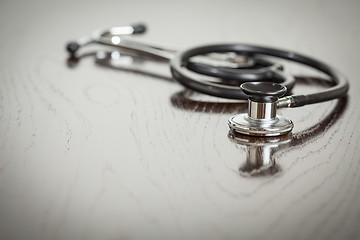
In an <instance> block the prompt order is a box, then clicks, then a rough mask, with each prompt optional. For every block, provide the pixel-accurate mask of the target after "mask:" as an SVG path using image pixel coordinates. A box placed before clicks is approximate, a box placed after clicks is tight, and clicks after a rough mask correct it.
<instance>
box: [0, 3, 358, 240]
mask: <svg viewBox="0 0 360 240" xmlns="http://www.w3.org/2000/svg"><path fill="white" fill-rule="evenodd" d="M359 3H360V2H359V1H296V2H295V1H266V2H263V3H261V2H259V1H199V2H198V1H176V2H171V1H137V0H131V1H130V0H129V1H86V2H85V1H84V2H81V1H56V2H55V1H18V0H15V1H13V0H11V1H1V3H0V29H1V37H0V239H277V240H279V239H360V228H359V226H360V173H359V168H360V150H359V141H360V128H359V127H358V124H359V118H360V111H359V107H358V105H357V104H359V102H360V98H359V93H360V91H359V89H360V84H359V66H360V65H359V63H360V57H359V56H360V55H359V54H360V47H359V42H360V28H359V23H360V4H359ZM138 21H143V22H145V23H146V24H147V26H148V27H149V28H148V33H147V34H146V35H144V36H139V37H137V39H139V40H144V41H149V42H154V43H159V44H161V43H165V44H170V45H173V46H176V47H178V48H180V49H185V48H187V47H191V46H194V45H200V44H205V43H218V42H245V43H253V44H259V45H265V46H273V47H280V48H283V49H291V50H295V51H297V52H300V53H304V54H307V55H310V56H313V57H316V58H318V59H321V60H323V61H325V62H327V63H329V64H330V65H332V66H335V67H336V68H338V69H339V70H340V71H342V72H343V73H344V74H345V75H346V76H347V78H348V79H349V81H350V85H351V87H350V91H349V94H348V97H347V98H345V99H341V100H334V101H330V102H326V103H321V104H315V105H311V106H305V107H302V108H297V109H282V110H280V113H281V114H282V115H285V116H288V117H290V118H291V119H292V120H293V122H294V123H295V128H294V130H293V133H292V135H290V136H288V137H284V138H280V139H277V140H274V141H278V142H276V143H274V142H270V143H269V141H268V140H266V139H259V140H254V139H250V140H249V139H246V138H239V136H233V135H232V134H231V133H229V129H228V126H227V120H228V118H229V117H230V116H232V115H234V114H236V113H239V112H246V107H247V106H246V104H244V103H239V102H236V101H231V102H229V101H227V100H222V99H218V98H214V97H208V96H204V95H201V94H198V93H194V92H190V91H186V90H184V88H183V87H182V86H181V85H179V84H177V83H176V82H175V81H174V80H173V79H172V78H171V76H170V72H169V67H168V65H166V64H161V63H156V62H145V63H137V64H135V65H132V66H131V67H130V68H129V69H124V70H122V69H119V68H117V67H112V68H110V67H109V66H104V65H102V64H99V62H98V63H97V62H96V61H95V58H94V56H93V55H91V54H90V53H93V52H94V51H96V50H98V49H102V48H101V47H99V46H93V47H89V48H87V49H83V50H82V51H81V54H85V55H86V54H88V53H89V56H87V57H83V58H82V59H80V61H79V62H77V63H72V64H69V62H67V58H68V55H67V53H66V51H65V43H66V42H67V41H69V40H74V39H77V38H78V37H82V36H86V35H89V34H90V33H91V32H92V31H93V30H95V29H98V28H102V27H107V26H112V25H124V24H129V23H134V22H138ZM124 59H125V61H126V60H129V59H128V58H124ZM130 60H131V59H130ZM306 73H307V72H306ZM296 75H297V76H303V77H301V78H299V81H298V82H299V83H298V84H297V85H296V87H295V89H294V93H308V92H312V91H318V90H320V89H322V88H324V87H326V86H324V84H323V81H321V80H319V79H317V78H309V77H308V75H306V74H305V70H299V71H298V72H297V73H296ZM304 76H305V77H304ZM246 141H247V143H244V142H246ZM251 156H256V157H257V158H258V159H259V160H258V161H259V162H256V163H252V162H250V161H249V158H250V157H251ZM268 160H271V161H275V162H271V167H268V168H266V169H261V168H260V169H259V166H258V165H259V164H260V163H261V161H268ZM265 166H269V165H265ZM251 169H252V171H251Z"/></svg>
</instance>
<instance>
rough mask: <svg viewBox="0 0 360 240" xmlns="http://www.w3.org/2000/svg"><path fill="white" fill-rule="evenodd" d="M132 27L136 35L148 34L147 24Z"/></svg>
mask: <svg viewBox="0 0 360 240" xmlns="http://www.w3.org/2000/svg"><path fill="white" fill-rule="evenodd" d="M132 27H133V28H134V33H135V34H137V33H144V32H146V26H145V24H142V23H139V24H135V25H132Z"/></svg>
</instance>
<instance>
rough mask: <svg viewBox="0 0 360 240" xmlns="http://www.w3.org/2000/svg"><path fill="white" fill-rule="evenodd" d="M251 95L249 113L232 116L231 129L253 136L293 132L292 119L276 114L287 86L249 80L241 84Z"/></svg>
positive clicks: (245, 91) (229, 123)
mask: <svg viewBox="0 0 360 240" xmlns="http://www.w3.org/2000/svg"><path fill="white" fill-rule="evenodd" d="M240 87H241V89H242V90H243V92H244V93H245V94H247V95H248V96H249V110H248V113H244V114H238V115H235V116H232V117H231V118H230V119H229V121H228V125H229V127H230V129H231V130H233V131H235V132H237V133H240V134H246V135H251V136H280V135H285V134H288V133H289V132H291V130H292V129H293V127H294V124H293V123H292V121H291V120H290V119H287V118H285V117H282V116H279V115H277V114H276V110H277V101H278V98H279V97H281V96H283V95H285V93H286V91H287V89H286V87H285V86H283V85H281V84H277V83H271V82H248V83H244V84H242V85H241V86H240Z"/></svg>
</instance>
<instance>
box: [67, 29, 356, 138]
mask: <svg viewBox="0 0 360 240" xmlns="http://www.w3.org/2000/svg"><path fill="white" fill-rule="evenodd" d="M145 30H146V28H145V26H144V25H142V24H138V25H132V26H123V27H112V28H109V29H104V30H99V31H95V32H94V33H93V35H92V36H91V37H85V38H81V39H79V40H77V41H75V42H70V43H68V44H67V51H68V52H69V53H70V54H71V56H75V54H76V52H77V51H78V50H79V49H80V48H81V47H83V46H86V45H88V44H91V43H100V44H103V45H108V46H112V47H118V48H120V49H121V50H123V51H125V52H132V53H135V54H138V55H140V56H147V57H150V58H152V59H156V60H159V61H164V62H169V63H170V70H171V73H172V76H173V77H174V79H175V80H177V81H178V82H179V83H180V84H182V85H184V86H185V87H187V88H189V89H191V90H194V91H197V92H201V93H204V94H208V95H211V96H216V97H221V98H228V99H240V100H246V99H248V106H249V107H248V112H247V113H244V114H238V115H235V116H232V117H231V118H230V119H229V121H228V125H229V127H230V129H231V130H232V131H234V132H236V133H240V134H245V135H250V136H280V135H285V134H288V133H290V132H291V130H292V129H293V127H294V124H293V122H292V121H291V120H290V119H288V118H286V117H283V116H280V115H278V114H277V113H276V111H277V108H282V107H300V106H304V105H308V104H314V103H320V102H325V101H329V100H333V99H337V98H341V97H344V96H346V94H347V91H348V89H349V83H348V81H347V79H346V78H345V77H344V76H343V75H342V74H341V73H339V72H338V71H337V70H335V69H334V68H333V67H330V66H329V65H327V64H326V63H323V62H321V61H319V60H316V59H314V58H310V57H307V56H304V55H302V54H299V53H295V52H292V51H285V50H280V49H274V48H267V47H261V46H255V45H248V44H237V43H235V44H216V45H206V46H199V47H194V48H191V49H187V50H185V51H178V50H174V49H170V48H164V47H160V46H156V45H152V44H145V43H141V42H137V41H133V40H128V39H126V38H124V37H123V36H126V35H133V34H140V33H143V32H145ZM222 55H225V56H226V57H225V60H226V61H223V60H224V59H223V58H224V57H223V56H222ZM268 57H274V58H279V59H282V60H290V61H293V62H296V63H300V64H303V65H305V66H308V67H311V68H313V69H315V70H318V71H320V72H322V73H324V74H326V75H327V76H328V78H329V79H328V81H329V82H330V83H331V84H332V85H333V86H332V87H330V88H327V89H326V90H322V91H319V92H317V93H312V94H306V95H291V96H285V97H283V96H284V95H285V94H286V93H287V92H290V91H291V89H292V88H293V87H294V85H295V78H294V77H293V76H292V75H291V74H289V73H286V72H285V71H284V66H283V65H282V64H280V63H274V62H273V61H272V60H268ZM219 59H220V60H221V61H219ZM240 84H241V85H240ZM239 85H240V88H239V87H238V86H239Z"/></svg>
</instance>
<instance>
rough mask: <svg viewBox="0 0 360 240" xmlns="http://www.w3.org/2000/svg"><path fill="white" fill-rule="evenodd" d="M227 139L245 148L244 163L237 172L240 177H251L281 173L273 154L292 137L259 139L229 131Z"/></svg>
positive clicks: (289, 135) (288, 135)
mask: <svg viewBox="0 0 360 240" xmlns="http://www.w3.org/2000/svg"><path fill="white" fill-rule="evenodd" d="M228 138H229V139H230V140H231V141H232V142H234V143H236V144H240V145H243V146H246V161H245V162H244V163H243V164H242V165H241V166H240V168H239V171H240V174H241V175H243V176H248V177H251V176H266V175H274V174H276V173H278V172H279V171H281V167H280V166H279V165H278V164H277V163H276V161H275V157H274V153H275V152H276V151H277V150H278V149H279V148H280V147H281V146H285V145H287V144H289V143H290V142H291V139H292V135H291V134H287V135H283V136H278V137H262V138H259V137H252V136H247V135H243V134H238V133H236V132H234V131H232V130H230V131H229V133H228Z"/></svg>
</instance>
